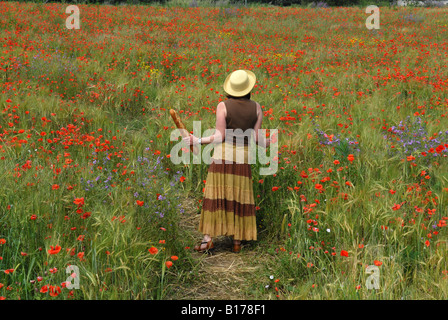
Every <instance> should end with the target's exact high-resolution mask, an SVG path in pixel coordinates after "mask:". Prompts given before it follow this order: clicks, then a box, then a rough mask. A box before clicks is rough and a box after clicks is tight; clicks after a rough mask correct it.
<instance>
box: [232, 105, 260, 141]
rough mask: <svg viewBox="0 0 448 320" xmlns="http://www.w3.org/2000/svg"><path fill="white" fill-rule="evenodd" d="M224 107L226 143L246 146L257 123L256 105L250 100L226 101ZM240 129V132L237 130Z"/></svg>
mask: <svg viewBox="0 0 448 320" xmlns="http://www.w3.org/2000/svg"><path fill="white" fill-rule="evenodd" d="M224 104H225V106H226V111H227V116H226V138H225V141H226V142H229V143H230V142H231V143H232V144H234V145H242V144H241V143H243V144H244V145H246V146H247V145H248V144H249V137H250V133H251V131H252V130H249V131H247V132H245V131H246V130H248V129H253V128H254V126H255V123H257V118H258V117H257V103H256V102H255V101H253V100H250V99H241V100H240V99H232V98H230V99H227V100H225V101H224ZM237 129H240V130H237Z"/></svg>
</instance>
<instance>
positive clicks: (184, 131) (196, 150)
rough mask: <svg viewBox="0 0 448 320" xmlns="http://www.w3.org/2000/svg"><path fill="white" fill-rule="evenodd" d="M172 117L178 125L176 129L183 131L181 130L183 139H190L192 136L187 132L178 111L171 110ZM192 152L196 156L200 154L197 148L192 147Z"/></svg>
mask: <svg viewBox="0 0 448 320" xmlns="http://www.w3.org/2000/svg"><path fill="white" fill-rule="evenodd" d="M170 115H171V118H173V121H174V123H175V124H176V127H177V128H178V129H183V130H180V132H181V134H182V137H184V138H186V137H188V136H189V135H190V134H189V132H188V131H187V128H186V127H185V125H184V124H183V123H182V120H181V119H180V117H179V115H178V114H177V112H176V110H173V109H170ZM190 150H191V151H192V152H193V153H194V154H198V148H197V147H196V146H193V145H190Z"/></svg>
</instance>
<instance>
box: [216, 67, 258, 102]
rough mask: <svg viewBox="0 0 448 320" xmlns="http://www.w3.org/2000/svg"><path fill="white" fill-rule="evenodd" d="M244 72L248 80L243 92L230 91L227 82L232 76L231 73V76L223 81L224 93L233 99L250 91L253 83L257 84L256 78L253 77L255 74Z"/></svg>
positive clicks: (228, 82)
mask: <svg viewBox="0 0 448 320" xmlns="http://www.w3.org/2000/svg"><path fill="white" fill-rule="evenodd" d="M243 70H244V69H243ZM244 71H246V73H247V76H248V78H249V86H248V87H247V88H246V89H244V90H243V91H235V90H232V88H231V87H230V81H229V79H230V76H231V75H232V73H231V74H229V75H227V77H226V80H224V85H223V88H224V91H225V92H226V93H227V94H229V95H231V96H233V97H242V96H245V95H246V94H248V93H249V92H251V91H252V89H253V88H254V86H255V82H257V77H256V76H255V73H253V72H252V71H250V70H244Z"/></svg>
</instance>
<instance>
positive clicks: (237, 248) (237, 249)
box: [232, 241, 241, 253]
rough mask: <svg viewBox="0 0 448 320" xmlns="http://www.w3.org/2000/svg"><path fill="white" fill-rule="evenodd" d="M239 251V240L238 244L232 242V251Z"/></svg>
mask: <svg viewBox="0 0 448 320" xmlns="http://www.w3.org/2000/svg"><path fill="white" fill-rule="evenodd" d="M240 251H241V241H240V243H239V244H235V243H233V245H232V252H234V253H240Z"/></svg>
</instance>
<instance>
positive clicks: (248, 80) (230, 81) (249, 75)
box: [223, 70, 257, 97]
mask: <svg viewBox="0 0 448 320" xmlns="http://www.w3.org/2000/svg"><path fill="white" fill-rule="evenodd" d="M256 81H257V77H256V76H255V74H254V73H253V72H252V71H249V70H236V71H234V72H232V73H231V74H229V75H228V76H227V78H226V80H225V81H224V86H223V88H224V91H225V92H226V93H228V94H230V95H231V96H234V97H242V96H245V95H246V94H248V93H249V92H250V91H251V90H252V88H253V87H254V85H255V82H256Z"/></svg>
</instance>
